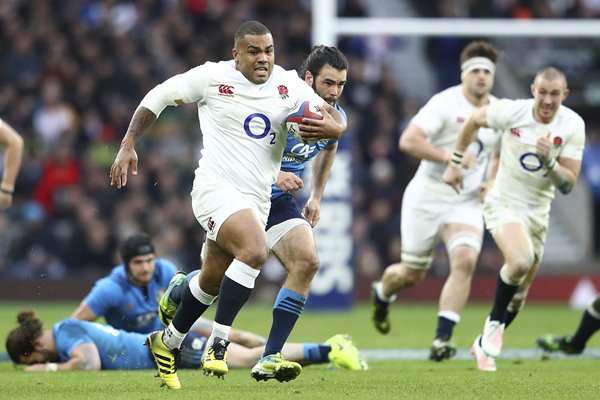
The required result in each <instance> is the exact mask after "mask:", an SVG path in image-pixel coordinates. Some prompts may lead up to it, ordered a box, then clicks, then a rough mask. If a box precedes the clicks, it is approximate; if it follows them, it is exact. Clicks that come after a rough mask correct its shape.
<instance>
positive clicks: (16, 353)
mask: <svg viewBox="0 0 600 400" xmlns="http://www.w3.org/2000/svg"><path fill="white" fill-rule="evenodd" d="M17 322H18V323H19V327H18V328H15V329H13V330H12V331H10V333H9V334H8V336H7V337H6V351H7V352H8V355H9V356H10V359H11V360H12V361H13V362H14V363H15V364H19V358H20V357H21V356H28V355H30V354H31V353H33V352H34V351H35V346H34V344H33V342H35V341H36V339H37V338H39V337H40V336H42V321H41V320H40V319H39V318H37V316H36V315H35V311H33V310H27V311H21V312H20V313H19V314H18V315H17Z"/></svg>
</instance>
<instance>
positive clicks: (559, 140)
mask: <svg viewBox="0 0 600 400" xmlns="http://www.w3.org/2000/svg"><path fill="white" fill-rule="evenodd" d="M561 144H562V138H561V137H560V136H555V137H554V145H555V146H560V145H561Z"/></svg>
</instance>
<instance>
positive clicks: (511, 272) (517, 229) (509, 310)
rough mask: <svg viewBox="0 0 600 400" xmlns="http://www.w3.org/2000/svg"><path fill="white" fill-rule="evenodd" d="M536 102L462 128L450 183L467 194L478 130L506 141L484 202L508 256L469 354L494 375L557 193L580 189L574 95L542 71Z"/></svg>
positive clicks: (511, 103)
mask: <svg viewBox="0 0 600 400" xmlns="http://www.w3.org/2000/svg"><path fill="white" fill-rule="evenodd" d="M531 93H532V95H533V99H528V100H507V99H503V100H500V101H498V102H496V103H494V104H491V105H489V106H484V107H482V108H480V109H478V110H477V111H475V112H474V113H473V114H472V115H471V116H470V117H469V119H468V120H467V122H466V123H465V125H464V126H463V127H462V129H461V132H460V133H459V135H458V140H457V142H456V147H455V150H454V153H453V154H452V159H451V162H450V165H449V166H448V167H447V168H446V171H445V173H444V181H445V182H447V183H448V184H449V185H451V186H452V187H453V188H455V189H456V190H457V191H462V189H463V172H462V170H461V168H460V164H461V159H462V158H463V154H464V152H465V150H466V149H467V148H468V147H469V145H470V143H471V142H473V140H475V137H476V136H477V130H478V129H480V128H486V127H489V128H493V129H495V130H496V131H497V132H498V133H499V135H501V150H500V154H501V156H500V165H499V167H498V171H497V175H496V179H495V181H494V184H493V186H492V188H491V189H490V191H489V192H488V194H487V196H486V198H485V204H484V218H485V223H486V227H487V229H488V230H489V231H490V233H491V234H492V236H493V238H494V240H495V241H496V244H497V245H498V248H499V249H500V251H502V254H503V256H504V260H505V261H504V265H503V266H502V268H501V269H500V273H499V276H498V280H497V283H496V293H495V297H494V304H493V306H492V310H491V312H490V314H489V316H488V318H487V319H486V321H485V324H484V327H483V333H482V334H481V335H479V336H477V338H476V339H475V341H474V343H473V347H472V349H471V351H472V353H473V355H474V356H475V358H476V360H477V367H478V368H479V369H480V370H482V371H495V370H496V363H495V358H496V357H498V356H499V355H500V352H501V350H502V340H503V334H504V329H505V328H506V325H507V324H510V323H511V322H512V321H513V320H514V318H515V317H516V314H517V313H518V312H519V310H520V309H521V308H522V307H523V304H524V301H525V298H526V296H527V291H528V290H529V287H530V285H531V283H532V281H533V278H534V276H535V273H536V271H537V269H538V266H539V263H540V261H541V259H542V254H543V251H544V242H545V240H546V234H547V231H548V220H549V214H550V204H551V202H552V199H553V198H554V192H555V188H558V190H559V191H560V192H561V193H563V194H567V193H569V192H570V191H571V190H572V189H573V186H574V185H575V183H576V182H577V177H578V175H579V171H580V168H581V158H582V155H583V148H584V145H585V123H584V121H583V119H582V118H581V117H580V116H579V115H578V114H577V113H575V112H574V111H573V110H571V109H569V108H567V107H565V106H563V105H562V102H563V100H564V99H565V98H566V97H567V95H568V93H569V89H568V87H567V80H566V78H565V75H564V74H563V73H562V72H561V71H560V70H558V69H556V68H553V67H548V68H544V69H542V70H541V71H539V72H538V73H537V74H536V76H535V79H534V81H533V84H532V85H531Z"/></svg>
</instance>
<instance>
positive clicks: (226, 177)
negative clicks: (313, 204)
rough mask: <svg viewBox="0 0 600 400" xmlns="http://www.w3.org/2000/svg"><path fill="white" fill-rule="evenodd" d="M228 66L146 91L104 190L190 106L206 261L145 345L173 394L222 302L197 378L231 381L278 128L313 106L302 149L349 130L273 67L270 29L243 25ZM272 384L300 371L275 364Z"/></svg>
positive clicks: (282, 135) (276, 160) (279, 142)
mask: <svg viewBox="0 0 600 400" xmlns="http://www.w3.org/2000/svg"><path fill="white" fill-rule="evenodd" d="M232 55H233V60H229V61H221V62H218V63H213V62H206V63H205V64H202V65H200V66H198V67H196V68H193V69H191V70H189V71H187V72H185V73H183V74H180V75H176V76H174V77H172V78H170V79H168V80H167V81H165V82H163V83H162V84H160V85H158V86H156V87H155V88H154V89H152V90H151V91H150V92H148V94H147V95H146V96H145V97H144V99H143V100H142V102H141V104H140V106H139V107H138V108H137V110H136V111H135V113H134V115H133V117H132V120H131V123H130V125H129V128H128V130H127V133H126V135H125V137H124V138H123V141H122V143H121V148H120V149H119V153H118V154H117V156H116V159H115V161H114V163H113V165H112V167H111V173H110V176H111V184H116V185H117V187H118V188H121V187H123V186H125V185H126V183H127V172H128V170H129V168H131V170H132V173H133V174H134V175H135V174H136V171H137V154H136V153H135V150H134V145H135V144H136V143H137V141H138V140H139V139H140V137H141V136H142V134H143V133H144V132H145V131H146V129H147V128H148V127H149V126H150V125H151V123H152V122H153V121H154V120H156V118H157V117H158V115H159V114H160V113H161V111H162V110H163V109H164V108H165V107H166V106H168V105H173V106H174V105H179V104H184V103H196V104H197V105H198V116H199V120H200V127H201V129H202V133H203V142H204V148H203V150H202V158H201V159H200V161H199V163H198V168H197V169H196V178H195V180H194V185H193V189H192V193H191V196H192V208H193V211H194V215H195V217H196V219H197V220H198V221H199V223H200V224H201V225H202V227H203V228H204V229H205V230H206V233H207V241H206V257H205V263H204V264H203V266H202V273H200V274H199V279H194V280H193V281H192V282H190V285H189V286H188V288H187V289H186V290H185V291H184V293H183V297H182V302H181V305H180V307H179V308H178V309H177V312H176V314H175V316H174V318H173V321H172V322H171V323H170V324H169V326H168V327H167V328H166V329H165V330H164V331H156V332H153V333H151V334H150V335H149V336H148V341H147V344H148V345H149V347H150V350H151V351H152V353H153V355H154V359H155V361H156V363H157V366H158V370H159V376H160V378H161V381H162V383H163V384H164V385H166V386H167V387H169V388H172V389H179V388H180V387H181V384H180V382H179V378H178V377H177V368H176V362H175V361H176V358H177V354H178V349H179V347H180V346H181V343H182V341H183V339H184V337H185V335H186V333H187V332H188V331H189V330H190V328H191V326H192V325H193V323H194V322H195V321H196V320H197V319H198V318H199V317H200V316H201V315H202V314H203V312H204V311H205V310H206V309H207V308H208V307H209V305H210V304H211V303H212V302H213V301H214V300H215V299H216V297H217V295H219V302H218V305H217V310H216V314H215V318H214V320H215V322H214V323H213V333H212V335H211V336H210V338H209V339H208V343H207V351H206V352H205V354H204V359H203V368H204V370H205V373H206V374H208V375H215V376H218V377H224V376H225V375H226V374H227V372H228V367H227V357H226V351H227V345H228V344H229V341H228V340H227V339H228V334H229V331H230V329H231V325H232V323H233V320H234V319H235V317H236V315H237V314H238V312H239V310H240V309H241V308H242V306H243V305H244V304H245V302H246V301H247V299H248V297H249V296H250V293H251V291H252V288H253V287H254V281H255V279H256V277H257V276H258V274H259V271H260V269H261V268H262V266H263V264H264V262H265V260H266V258H267V255H268V253H269V247H268V245H267V238H266V234H265V224H266V221H267V216H268V213H269V207H270V201H269V199H270V194H271V185H272V184H273V183H274V182H275V180H276V178H277V174H278V172H279V167H280V165H281V157H282V153H283V149H284V146H285V142H286V134H287V130H286V126H285V118H286V116H287V115H289V114H290V113H291V112H292V111H293V110H294V109H295V108H296V107H297V106H299V104H300V103H302V102H303V101H306V100H309V101H312V102H313V103H315V104H317V105H318V106H320V109H321V112H322V114H323V120H319V121H311V125H310V126H308V125H302V126H301V133H302V135H303V137H304V138H305V139H335V138H338V137H340V136H341V134H342V133H343V132H344V131H345V129H346V122H345V120H344V118H343V116H342V115H341V114H340V112H339V111H337V110H336V109H335V108H334V107H332V106H330V105H329V104H327V103H326V102H325V101H324V100H323V99H322V98H320V97H319V96H317V94H316V93H315V92H314V91H313V90H312V88H311V87H310V86H308V85H306V83H305V82H304V81H303V80H301V79H300V78H298V75H297V73H296V72H295V71H286V70H284V69H282V68H281V67H279V66H276V65H274V62H275V46H274V44H273V37H272V35H271V32H270V31H269V29H268V28H267V27H266V26H264V25H263V24H261V23H259V22H256V21H248V22H244V23H243V24H241V25H240V26H239V27H238V29H237V30H236V33H235V36H234V48H233V50H232ZM273 369H274V370H276V371H277V374H276V375H277V376H276V378H277V379H278V380H289V379H294V378H295V377H296V376H297V375H298V374H299V373H300V371H301V368H300V367H299V366H298V365H297V364H296V363H292V362H289V361H287V360H285V359H280V360H279V362H278V364H277V365H276V366H274V368H273Z"/></svg>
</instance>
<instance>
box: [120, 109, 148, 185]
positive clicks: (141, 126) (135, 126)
mask: <svg viewBox="0 0 600 400" xmlns="http://www.w3.org/2000/svg"><path fill="white" fill-rule="evenodd" d="M156 118H157V117H156V115H154V113H153V112H152V111H150V110H148V109H147V108H145V107H142V106H140V107H138V108H137V110H135V113H134V114H133V117H132V118H131V122H130V123H129V128H127V133H126V134H125V137H124V138H123V140H122V141H121V147H120V148H119V152H118V153H117V156H116V157H115V161H114V162H113V164H112V166H111V167H110V184H111V186H112V185H114V184H116V185H117V188H118V189H120V188H122V187H124V186H127V172H128V170H129V168H130V167H131V173H132V174H133V175H137V163H138V156H137V153H136V152H135V149H134V147H135V144H136V143H137V142H138V141H139V139H140V137H142V135H143V134H144V132H145V131H146V129H148V127H150V125H152V123H153V122H154V121H155V120H156Z"/></svg>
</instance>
